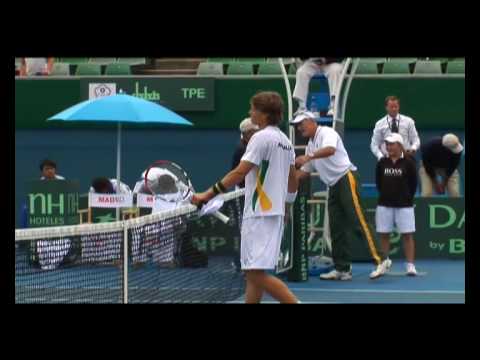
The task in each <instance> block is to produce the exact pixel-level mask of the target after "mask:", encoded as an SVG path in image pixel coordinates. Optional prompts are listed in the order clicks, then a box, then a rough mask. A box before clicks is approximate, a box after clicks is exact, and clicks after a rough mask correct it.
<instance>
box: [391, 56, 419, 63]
mask: <svg viewBox="0 0 480 360" xmlns="http://www.w3.org/2000/svg"><path fill="white" fill-rule="evenodd" d="M388 61H392V62H395V63H407V64H414V63H416V62H417V58H413V57H411V58H408V57H405V58H389V59H388Z"/></svg>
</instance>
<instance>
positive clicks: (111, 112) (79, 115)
mask: <svg viewBox="0 0 480 360" xmlns="http://www.w3.org/2000/svg"><path fill="white" fill-rule="evenodd" d="M52 120H61V121H84V122H114V123H118V131H117V182H118V184H120V163H121V159H120V150H121V146H122V145H121V144H122V142H121V140H122V138H121V131H122V125H121V124H122V123H138V124H145V123H157V124H171V125H190V126H192V125H193V124H192V123H191V122H190V121H188V120H186V119H184V118H183V117H181V116H180V115H178V114H176V113H174V112H173V111H171V110H169V109H167V108H165V107H163V106H161V105H158V104H156V103H154V102H151V101H147V100H143V99H140V98H137V97H135V96H130V95H126V94H119V95H112V96H105V97H101V98H97V99H93V100H87V101H84V102H81V103H79V104H77V105H74V106H72V107H70V108H68V109H66V110H64V111H62V112H60V113H58V114H56V115H54V116H52V117H50V118H48V119H47V121H52ZM119 188H120V186H117V192H118V189H119Z"/></svg>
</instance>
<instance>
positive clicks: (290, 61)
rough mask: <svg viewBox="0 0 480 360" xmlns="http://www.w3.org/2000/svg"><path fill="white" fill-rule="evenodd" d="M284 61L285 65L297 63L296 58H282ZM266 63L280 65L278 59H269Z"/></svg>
mask: <svg viewBox="0 0 480 360" xmlns="http://www.w3.org/2000/svg"><path fill="white" fill-rule="evenodd" d="M282 60H283V63H284V64H285V65H287V64H293V63H295V58H293V57H288V58H282ZM266 61H267V63H271V62H273V63H278V58H267V60H266Z"/></svg>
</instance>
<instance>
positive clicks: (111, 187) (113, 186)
mask: <svg viewBox="0 0 480 360" xmlns="http://www.w3.org/2000/svg"><path fill="white" fill-rule="evenodd" d="M90 192H94V193H97V194H116V193H117V179H109V178H106V177H98V178H95V179H93V181H92V186H91V187H90ZM131 192H132V191H131V190H130V187H129V186H128V185H127V184H124V183H122V182H120V191H119V193H121V194H128V193H131Z"/></svg>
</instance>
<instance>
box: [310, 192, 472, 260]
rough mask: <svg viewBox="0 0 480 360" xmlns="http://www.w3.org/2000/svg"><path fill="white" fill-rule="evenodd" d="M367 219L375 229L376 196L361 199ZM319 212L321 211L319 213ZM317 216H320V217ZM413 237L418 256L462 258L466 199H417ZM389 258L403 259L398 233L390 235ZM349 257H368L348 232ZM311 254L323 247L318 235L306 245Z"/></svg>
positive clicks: (359, 243)
mask: <svg viewBox="0 0 480 360" xmlns="http://www.w3.org/2000/svg"><path fill="white" fill-rule="evenodd" d="M363 201H364V204H365V208H366V212H367V214H366V215H367V220H368V221H369V222H370V224H371V225H372V228H373V230H374V231H375V208H376V205H377V199H376V198H364V199H363ZM319 214H323V213H320V212H319ZM319 217H320V216H319ZM415 226H416V232H415V234H414V239H415V242H416V257H417V258H451V259H457V258H458V259H463V258H464V257H465V241H466V239H465V199H464V198H435V197H432V198H416V199H415ZM390 241H391V249H390V254H389V256H390V257H391V258H404V253H403V244H402V238H401V235H400V234H399V233H397V232H394V233H392V235H391V237H390ZM350 243H351V249H352V258H353V260H354V261H364V260H365V261H366V260H369V259H370V256H369V253H368V250H367V246H366V244H364V241H362V240H361V239H359V238H358V236H355V234H351V237H350ZM309 248H310V249H309V250H310V251H309V252H310V254H317V253H319V252H320V250H321V248H322V238H321V235H320V236H318V237H316V238H315V239H314V240H313V241H312V242H311V243H310V246H309Z"/></svg>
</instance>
